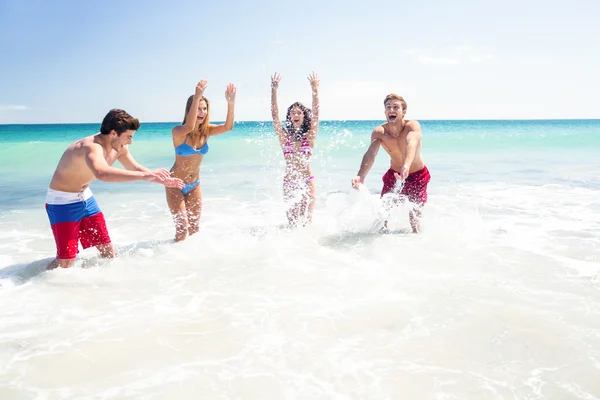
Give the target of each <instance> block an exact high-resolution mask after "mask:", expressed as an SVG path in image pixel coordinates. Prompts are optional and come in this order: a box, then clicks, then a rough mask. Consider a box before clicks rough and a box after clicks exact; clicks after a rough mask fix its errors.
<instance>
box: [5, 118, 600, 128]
mask: <svg viewBox="0 0 600 400" xmlns="http://www.w3.org/2000/svg"><path fill="white" fill-rule="evenodd" d="M414 119H417V118H414ZM409 120H410V119H409ZM417 120H418V121H430V122H442V121H444V122H445V121H451V122H478V121H600V117H599V118H475V119H469V118H453V119H448V118H439V119H438V118H435V119H434V118H418V119H417ZM213 122H214V123H217V122H225V121H224V120H223V121H220V120H215V121H213ZM245 122H255V123H256V122H259V123H272V122H273V121H272V120H234V123H245ZM319 122H382V123H383V122H385V119H322V120H320V121H319ZM95 124H102V121H96V122H29V123H0V126H9V125H95ZM143 124H180V122H179V121H140V125H143Z"/></svg>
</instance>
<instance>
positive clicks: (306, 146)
mask: <svg viewBox="0 0 600 400" xmlns="http://www.w3.org/2000/svg"><path fill="white" fill-rule="evenodd" d="M295 152H296V150H295V148H294V146H293V145H292V142H291V141H290V137H289V136H288V138H287V141H286V142H285V145H284V146H283V154H284V155H286V154H294V153H295ZM299 153H302V154H308V155H311V154H312V148H311V147H310V143H308V139H307V138H306V136H304V137H303V138H302V144H301V145H300V151H299Z"/></svg>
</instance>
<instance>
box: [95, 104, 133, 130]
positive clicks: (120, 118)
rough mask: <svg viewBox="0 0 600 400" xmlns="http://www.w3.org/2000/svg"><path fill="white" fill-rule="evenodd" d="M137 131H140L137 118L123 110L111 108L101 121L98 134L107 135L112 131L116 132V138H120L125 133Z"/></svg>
mask: <svg viewBox="0 0 600 400" xmlns="http://www.w3.org/2000/svg"><path fill="white" fill-rule="evenodd" d="M138 129H140V121H139V120H138V119H137V118H134V117H132V116H131V115H129V114H127V113H126V112H125V111H123V110H119V109H117V108H113V109H112V110H110V111H109V112H108V114H106V116H105V117H104V119H103V120H102V126H101V127H100V133H101V134H103V135H108V134H109V133H110V131H112V130H114V131H115V132H117V136H121V134H122V133H123V132H125V131H129V130H131V131H137V130H138Z"/></svg>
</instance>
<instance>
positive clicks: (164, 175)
mask: <svg viewBox="0 0 600 400" xmlns="http://www.w3.org/2000/svg"><path fill="white" fill-rule="evenodd" d="M121 152H122V153H121V154H119V157H118V158H117V160H119V162H120V163H121V165H122V166H123V167H124V168H125V169H126V170H127V171H123V170H120V169H117V168H114V170H116V171H118V172H128V171H133V172H139V173H141V174H143V175H144V178H142V179H143V180H146V181H149V182H156V183H160V184H162V185H165V186H167V187H176V188H179V189H181V188H183V186H184V184H183V181H182V180H181V179H179V178H171V174H170V173H169V171H167V170H166V169H157V170H155V171H152V170H150V169H148V168H146V167H144V166H143V165H140V164H139V163H138V162H137V161H135V159H134V158H133V156H132V155H131V153H130V152H129V148H128V147H127V146H125V147H123V150H121ZM102 159H103V160H104V157H102ZM104 162H106V160H105V161H104ZM107 165H108V164H107ZM110 168H112V167H110ZM98 179H101V178H98ZM101 180H106V179H101ZM137 180H140V179H139V178H138V179H137ZM109 182H110V181H109ZM112 182H123V181H122V180H116V181H112Z"/></svg>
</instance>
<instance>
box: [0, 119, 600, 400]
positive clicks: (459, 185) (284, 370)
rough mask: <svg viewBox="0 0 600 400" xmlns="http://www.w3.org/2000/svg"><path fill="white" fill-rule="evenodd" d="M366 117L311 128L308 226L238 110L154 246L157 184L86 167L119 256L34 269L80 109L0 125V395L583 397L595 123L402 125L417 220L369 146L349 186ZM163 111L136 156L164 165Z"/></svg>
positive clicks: (593, 325) (265, 145) (593, 323)
mask: <svg viewBox="0 0 600 400" xmlns="http://www.w3.org/2000/svg"><path fill="white" fill-rule="evenodd" d="M379 123H381V121H324V122H322V123H321V126H320V129H319V134H318V138H317V142H316V147H315V149H314V155H313V160H312V166H313V173H314V175H315V177H316V184H317V203H316V208H315V215H314V222H313V224H312V225H311V226H308V227H304V228H297V229H289V228H287V226H286V222H287V219H286V216H285V204H284V202H283V199H282V179H283V171H284V161H283V155H282V152H281V149H280V147H279V143H278V141H277V140H276V138H275V135H274V132H273V128H272V124H271V123H269V122H264V123H263V122H237V123H236V125H235V128H234V130H233V131H231V132H228V133H226V134H224V135H221V136H218V137H214V138H211V139H210V141H209V146H210V151H209V153H208V154H207V155H206V156H205V158H204V160H203V162H202V172H201V180H202V193H203V200H204V204H203V213H202V218H201V230H200V232H199V233H198V234H196V235H194V236H192V237H190V238H188V239H187V240H185V241H184V242H181V243H173V237H174V233H175V230H174V225H173V222H172V219H171V216H170V213H169V211H168V208H167V205H166V201H165V190H164V188H163V187H162V186H160V185H157V184H154V183H148V182H136V183H104V182H94V183H93V184H92V185H91V189H92V191H93V192H94V194H95V196H96V199H97V201H98V204H99V206H100V207H101V209H102V211H103V212H104V214H105V217H106V220H107V225H108V229H109V232H110V235H111V237H112V239H113V242H114V243H115V245H116V247H117V250H118V252H119V257H118V258H116V259H113V260H102V259H100V258H99V257H98V253H97V251H96V250H95V249H86V250H81V252H80V253H79V255H78V261H77V262H76V264H75V266H74V267H73V268H70V269H66V270H53V271H48V272H46V271H45V266H46V265H47V264H48V262H49V261H50V260H52V258H53V256H54V254H55V251H56V250H55V245H54V240H53V237H52V232H51V230H50V226H49V222H48V218H47V216H46V213H45V209H44V203H45V195H46V189H47V187H48V183H49V181H50V179H51V177H52V173H53V171H54V168H55V167H56V164H57V162H58V160H59V158H60V156H61V155H62V152H63V151H64V149H65V148H66V147H67V146H68V145H69V144H70V143H71V142H72V141H74V140H76V139H78V138H80V137H83V136H87V135H90V134H94V133H96V132H97V131H98V130H99V124H83V125H76V124H73V125H2V126H0V163H1V165H2V168H1V169H0V399H29V398H36V399H62V398H78V399H109V398H119V399H141V398H144V399H188V398H189V399H191V398H193V399H357V398H363V399H400V398H402V399H598V398H600V379H598V377H599V376H600V150H599V149H600V121H597V120H577V121H421V124H422V128H423V147H422V155H423V158H424V160H425V163H426V165H427V167H428V168H429V170H430V172H431V176H432V178H431V182H430V184H429V189H428V192H429V200H428V203H427V205H426V207H425V209H424V219H423V223H422V225H423V232H422V233H421V234H418V235H416V234H412V233H409V232H410V225H409V220H408V211H409V208H410V204H405V205H402V206H400V207H398V208H397V209H395V210H393V211H391V212H390V213H387V212H386V211H385V209H384V208H383V207H382V202H381V199H380V198H379V193H380V191H381V187H382V181H381V176H382V175H383V174H384V173H385V171H386V170H387V168H388V167H389V158H388V157H387V155H386V154H385V152H384V150H380V152H379V154H378V158H377V160H376V162H375V164H374V166H373V168H372V169H371V171H370V173H369V175H368V177H367V179H366V185H365V187H364V188H363V189H361V190H354V189H352V188H351V184H350V181H351V179H352V178H353V177H354V176H355V175H356V173H357V171H358V169H359V166H360V162H361V159H362V156H363V154H364V152H365V151H366V149H367V147H368V145H369V141H370V140H369V139H370V134H371V131H372V130H373V128H374V127H375V126H376V125H377V124H379ZM172 126H174V123H173V124H169V123H142V127H141V129H140V130H139V131H138V132H137V133H136V134H135V136H134V139H133V144H132V145H131V147H130V149H131V153H132V154H133V156H134V157H135V159H136V160H137V161H138V162H139V163H141V164H143V165H145V166H147V167H149V168H167V169H168V168H170V167H171V165H172V164H173V161H174V151H173V145H172V141H171V137H170V129H171V128H172ZM117 166H119V165H118V164H117ZM386 218H387V219H389V221H390V223H389V225H390V230H389V232H387V233H381V232H380V231H379V228H380V227H381V222H382V220H383V219H386Z"/></svg>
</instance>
